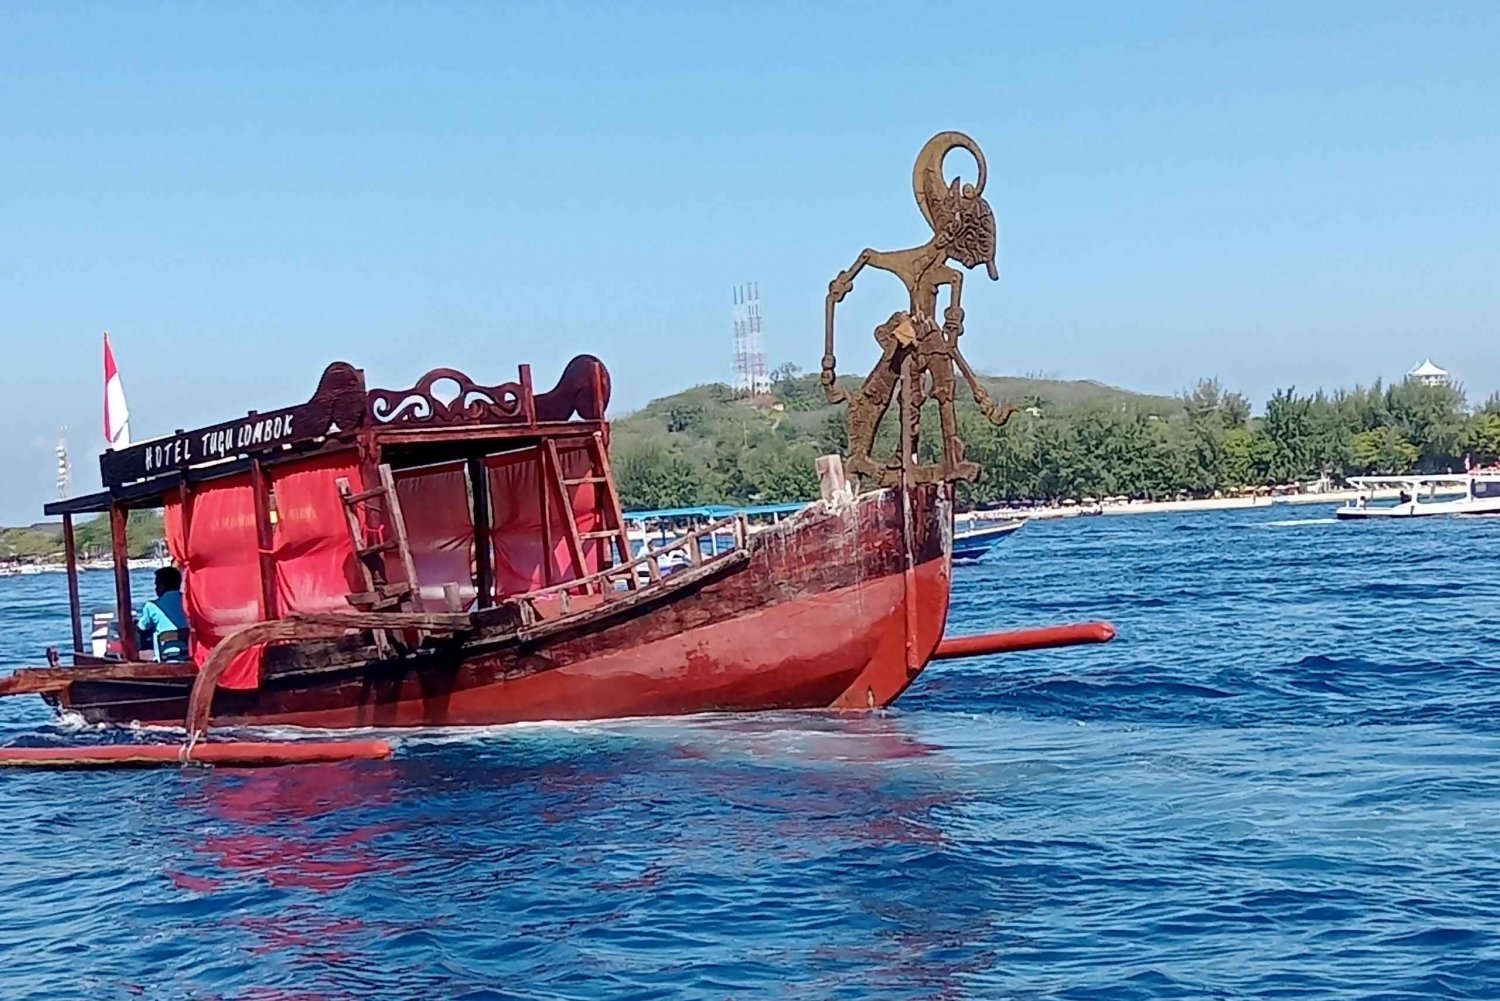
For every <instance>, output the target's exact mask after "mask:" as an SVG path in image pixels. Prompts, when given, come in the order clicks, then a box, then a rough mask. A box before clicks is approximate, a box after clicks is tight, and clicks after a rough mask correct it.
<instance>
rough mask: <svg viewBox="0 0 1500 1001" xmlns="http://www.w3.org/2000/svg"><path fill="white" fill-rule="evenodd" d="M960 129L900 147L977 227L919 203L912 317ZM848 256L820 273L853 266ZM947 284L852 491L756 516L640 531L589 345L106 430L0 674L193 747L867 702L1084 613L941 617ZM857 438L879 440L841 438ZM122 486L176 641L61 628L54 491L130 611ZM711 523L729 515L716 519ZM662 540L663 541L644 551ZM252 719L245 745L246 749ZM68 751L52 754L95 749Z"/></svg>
mask: <svg viewBox="0 0 1500 1001" xmlns="http://www.w3.org/2000/svg"><path fill="white" fill-rule="evenodd" d="M960 146H963V147H965V148H969V149H971V150H972V151H973V152H974V153H975V154H976V156H977V155H978V149H977V147H974V146H973V143H972V141H971V140H968V139H967V137H962V136H959V135H958V134H957V133H944V134H942V135H940V136H938V137H936V138H935V139H934V140H933V141H932V142H931V143H929V144H928V148H927V149H924V151H923V158H922V159H921V160H919V163H918V176H917V194H918V200H919V203H920V204H922V206H923V211H924V213H926V214H927V215H928V218H929V220H932V219H934V218H938V219H940V220H952V219H957V221H958V222H962V223H964V225H965V226H969V225H971V224H972V225H973V226H978V227H980V228H981V230H983V227H984V226H985V225H986V224H987V226H988V231H987V238H988V243H987V245H985V246H987V248H988V255H989V257H988V258H986V257H983V256H976V251H975V250H974V248H973V246H972V241H973V240H974V239H975V238H976V235H975V234H974V233H971V232H969V230H968V229H960V230H958V231H957V235H958V237H959V239H958V240H957V241H956V242H955V241H954V240H953V239H952V237H953V236H954V226H952V225H950V226H948V227H947V228H946V229H941V230H940V228H939V225H938V224H937V223H934V230H935V232H936V233H937V235H935V236H934V238H933V240H932V241H930V243H929V244H927V245H924V247H925V248H926V251H925V252H926V253H927V257H926V258H925V261H926V263H925V264H924V265H923V267H924V268H925V269H926V270H924V271H923V272H922V273H921V274H920V275H918V276H916V277H915V278H913V279H912V280H909V281H908V282H907V284H908V288H909V289H912V295H913V299H912V307H911V312H910V313H909V314H908V313H906V312H903V313H900V314H897V318H901V322H903V323H906V324H908V327H909V328H910V326H911V325H913V324H915V325H916V327H918V328H922V327H923V324H925V325H926V327H929V328H930V327H932V326H933V324H932V321H931V320H930V317H931V316H932V314H933V312H935V307H934V304H933V303H932V302H931V301H929V300H930V299H931V298H933V297H935V295H936V291H935V288H936V285H935V284H933V282H934V280H936V281H937V282H938V283H946V282H947V281H948V278H947V277H946V276H948V275H951V274H956V272H952V271H951V270H950V269H948V268H947V267H946V261H948V260H949V259H956V260H959V261H961V262H962V263H965V264H966V265H967V266H970V267H972V266H974V264H976V263H980V262H981V261H983V260H986V259H992V256H993V246H994V243H993V236H994V232H993V227H994V223H993V217H992V216H989V214H988V213H989V209H988V206H987V205H985V204H984V202H983V199H982V198H979V197H978V196H977V194H976V192H975V189H974V188H973V187H965V188H964V189H963V190H962V191H960V189H959V188H958V182H957V181H955V182H954V183H953V186H952V188H951V189H950V188H949V187H948V186H946V185H944V184H943V183H942V176H941V168H942V159H943V155H944V154H946V153H947V152H948V151H949V150H950V149H953V148H958V147H960ZM979 162H980V164H981V181H980V184H981V189H982V181H983V159H982V157H981V158H980V161H979ZM981 208H982V212H980V209H981ZM945 233H946V234H947V237H945V236H944V234H945ZM985 235H986V234H985V232H983V231H981V232H979V233H978V234H977V237H978V238H983V237H985ZM965 240H968V241H969V242H968V243H965V242H964V241H965ZM918 249H922V248H918ZM871 253H873V252H867V254H871ZM900 253H903V254H905V253H909V252H900ZM890 256H892V257H895V256H898V255H890ZM862 259H863V257H862ZM866 263H872V264H874V266H877V267H882V266H885V265H884V264H882V263H881V262H880V261H867V262H866ZM934 268H937V269H941V271H940V272H933V269H934ZM856 270H857V269H856ZM934 273H935V274H936V275H937V277H936V279H934ZM846 277H847V278H848V279H849V281H852V276H851V275H850V274H849V273H848V272H846V273H845V274H844V275H841V276H840V278H839V279H838V280H836V282H835V289H837V287H838V286H839V285H840V283H843V284H844V285H845V287H844V289H843V290H844V291H847V284H848V282H846V281H845V279H846ZM836 298H842V294H839V295H837V297H835V292H830V305H829V310H828V316H829V330H830V344H831V330H832V316H833V305H832V304H833V303H834V302H835V301H836ZM955 309H957V295H956V286H955V295H954V301H953V306H952V307H950V310H949V313H948V314H947V316H948V323H946V324H945V326H944V328H942V329H944V330H945V331H946V332H947V335H948V340H947V341H946V343H947V344H948V345H949V347H948V348H947V354H946V355H941V354H940V353H939V352H938V351H937V349H935V348H934V346H933V345H934V344H935V343H937V342H933V341H926V342H924V341H923V338H924V337H927V336H928V335H929V334H930V330H925V329H918V331H917V335H916V336H914V337H912V338H909V339H908V338H903V337H902V336H900V335H899V334H898V336H897V337H896V339H895V340H894V341H887V340H882V343H883V344H885V345H886V348H887V350H886V355H885V357H884V358H883V359H882V366H884V368H882V369H879V370H877V372H876V373H872V375H871V378H870V380H868V381H867V383H866V386H867V390H868V389H869V387H871V386H873V387H875V388H876V389H877V390H880V388H881V387H884V389H885V390H887V391H888V390H890V388H891V386H892V384H894V385H895V389H896V391H895V395H896V396H898V397H899V398H900V404H901V417H902V428H903V435H902V441H903V445H902V451H901V454H900V456H899V457H897V458H896V459H894V460H892V462H891V463H889V464H887V466H886V467H885V468H884V469H882V470H879V471H877V474H876V475H875V476H873V477H872V478H874V479H877V480H878V481H879V485H878V486H877V487H876V488H875V489H872V490H869V491H867V492H864V493H861V494H858V495H856V494H855V492H854V489H853V485H852V484H851V483H850V482H849V481H847V480H846V479H845V477H844V474H843V467H842V462H841V461H840V460H839V458H838V457H836V456H831V457H827V458H826V459H825V460H821V461H820V464H819V467H820V476H821V478H822V482H823V499H822V500H821V501H820V502H817V503H814V504H812V505H810V506H809V507H808V508H807V509H805V510H804V511H802V512H800V513H798V514H796V515H795V516H793V517H791V518H788V519H786V520H783V521H781V522H780V523H778V524H776V525H775V526H773V527H771V528H768V529H766V530H764V531H761V532H758V533H755V534H753V535H752V534H751V533H749V532H748V531H747V530H746V524H745V520H744V517H743V516H734V517H730V518H726V519H723V520H720V521H717V522H714V523H712V524H709V525H706V526H703V527H701V528H699V529H697V530H695V531H692V532H689V533H687V534H685V535H684V536H682V537H681V538H680V539H678V540H677V541H676V542H674V543H673V544H672V545H671V546H669V547H667V548H665V549H662V548H657V549H651V550H647V551H645V552H644V553H642V554H641V555H639V556H635V555H632V551H631V546H630V543H629V539H628V536H627V533H626V522H625V519H624V517H623V514H622V512H621V505H620V501H619V496H618V493H617V491H616V488H615V481H614V477H613V474H612V472H611V469H610V463H609V434H610V429H609V423H608V421H607V419H606V416H605V413H606V408H607V405H608V402H609V397H610V378H609V374H608V372H607V371H606V369H605V366H604V365H603V363H601V362H600V361H599V360H598V359H597V358H594V357H592V356H588V355H584V356H580V357H578V358H575V359H574V360H573V361H572V362H571V363H569V365H568V366H567V367H566V369H565V370H564V372H563V373H562V376H561V378H560V380H559V381H558V382H557V384H556V386H555V387H554V388H553V389H552V390H550V391H548V392H545V393H536V392H534V391H533V387H532V377H531V371H530V369H529V368H528V367H527V366H525V365H522V366H520V368H519V372H518V375H517V378H516V380H515V381H513V382H506V383H501V384H499V385H483V384H479V383H477V382H475V381H473V380H472V379H470V378H469V377H468V376H466V375H464V374H463V373H461V372H458V371H455V370H452V369H436V370H434V371H431V372H429V373H427V375H425V376H424V377H423V378H421V379H420V380H418V381H417V383H416V384H415V385H413V386H411V387H410V388H406V389H400V390H390V389H379V388H375V389H372V388H369V387H367V386H366V384H365V377H364V374H363V373H362V372H361V371H360V370H359V369H356V368H354V367H353V366H352V365H348V364H344V363H336V364H333V365H330V366H329V367H328V368H327V369H326V370H325V371H324V373H323V376H322V379H321V381H320V382H319V384H318V387H317V390H316V392H314V393H313V395H312V397H311V398H310V399H309V400H308V401H307V402H306V403H303V404H300V405H297V406H293V407H288V408H284V409H281V410H275V411H271V412H265V413H256V412H252V413H250V414H248V415H247V416H245V417H241V418H238V419H235V420H232V421H227V422H225V423H222V424H216V425H213V426H211V427H206V428H200V429H197V430H194V431H178V432H176V433H174V434H172V435H169V436H166V437H163V438H159V439H156V440H152V441H147V442H143V443H140V444H137V445H134V446H132V447H129V448H125V449H121V450H118V451H110V452H106V453H104V455H103V456H102V457H101V460H100V466H101V472H102V476H103V484H104V488H105V489H104V490H103V491H101V492H99V493H96V494H92V495H89V496H86V497H79V498H75V499H71V500H64V501H58V502H55V503H52V504H49V505H47V507H46V510H47V513H48V514H51V515H59V516H61V518H62V520H63V528H64V532H63V534H64V539H65V541H66V554H67V562H68V585H69V599H70V605H71V613H72V622H73V647H74V650H73V654H72V661H73V663H72V665H71V666H63V665H62V664H61V662H60V658H58V657H56V656H55V655H53V656H50V657H49V660H50V661H51V665H50V666H49V667H46V668H33V669H24V670H20V671H17V672H16V673H15V674H14V675H12V676H11V677H9V678H4V679H0V695H15V694H23V693H33V694H40V695H41V696H42V697H43V698H44V699H46V700H47V701H48V702H49V703H51V704H52V705H54V706H56V707H58V708H61V709H66V710H70V711H72V712H76V713H78V714H80V715H82V716H83V718H84V719H86V720H88V721H90V722H94V723H111V724H124V723H132V722H141V723H153V724H180V725H183V726H184V727H185V729H186V732H187V733H188V735H189V740H190V744H189V745H188V746H189V747H191V746H192V742H194V741H197V740H198V739H199V738H200V737H201V736H202V735H203V734H205V733H206V732H207V730H208V728H209V725H210V723H211V722H212V723H213V724H216V725H264V724H276V725H292V726H301V727H318V728H335V729H340V728H354V727H414V726H466V725H491V724H501V723H511V722H518V721H524V720H543V719H553V720H568V719H594V718H602V717H619V716H642V715H659V714H679V713H693V712H702V711H710V710H729V711H750V710H765V709H800V708H832V709H869V708H874V707H880V706H886V705H889V704H890V703H891V702H892V701H894V700H895V699H896V698H897V697H898V696H900V695H901V693H902V692H903V691H905V690H906V688H907V687H908V686H909V685H910V684H911V683H912V681H913V680H914V679H915V678H916V677H917V675H918V674H919V673H920V672H921V671H922V670H923V668H924V667H925V666H926V665H927V664H928V663H929V662H930V661H932V660H933V659H940V658H942V657H947V656H969V655H974V654H976V653H994V652H1003V651H1006V650H1012V649H1034V648H1036V647H1039V646H1060V645H1068V644H1072V643H1082V642H1102V641H1105V640H1108V639H1109V638H1111V637H1112V636H1113V630H1112V629H1111V628H1110V627H1109V626H1108V625H1107V624H1103V623H1092V624H1084V625H1082V626H1069V627H1055V628H1053V629H1044V630H1036V631H1024V632H1021V633H1006V634H993V635H990V636H985V637H968V638H964V639H962V640H958V641H953V640H950V641H947V642H946V643H945V641H944V630H945V627H946V624H947V615H948V602H949V588H950V583H951V572H952V545H953V534H954V532H953V481H954V480H955V479H958V478H963V477H966V476H972V475H973V474H974V472H976V471H977V470H976V469H975V467H974V466H973V464H972V463H964V462H963V461H962V459H963V449H962V443H961V442H960V441H958V440H957V438H956V435H955V434H952V433H950V434H949V435H948V440H947V441H946V443H945V446H944V456H943V460H942V462H941V463H939V464H937V465H930V466H919V465H918V464H917V462H916V458H917V455H916V452H917V449H916V441H917V437H916V435H917V414H918V409H919V407H920V401H921V394H920V390H919V384H920V381H921V379H922V378H923V374H924V372H926V373H931V372H932V370H933V367H934V366H941V365H943V364H944V363H945V362H946V363H947V365H948V376H947V377H948V379H949V380H950V389H949V391H948V392H947V393H946V396H945V395H942V394H934V395H936V396H937V398H938V400H939V403H940V405H941V406H943V407H944V408H951V405H952V402H951V401H952V395H951V379H952V365H953V364H954V360H955V359H956V361H957V364H959V366H960V367H961V368H962V369H963V371H964V372H965V374H968V371H967V365H966V364H965V363H963V361H962V357H961V356H959V355H958V354H957V347H956V345H957V332H961V311H959V313H958V316H959V321H958V327H957V331H955V328H954V312H953V311H954V310H955ZM897 318H893V322H894V321H895V320H896V319H897ZM893 345H894V346H893ZM831 366H832V351H831V348H830V350H829V351H828V353H827V357H825V369H827V370H829V371H831ZM887 370H888V371H887ZM941 376H942V373H941V372H937V373H935V374H933V378H934V382H938V381H940V379H941ZM888 377H889V378H888ZM971 382H972V380H971ZM827 384H828V385H829V386H830V387H832V386H833V382H832V380H831V379H829V380H827ZM830 392H831V393H832V392H833V390H832V388H830ZM981 392H982V391H981ZM872 398H873V395H872V394H871V393H868V392H867V394H866V397H865V399H866V400H867V401H868V400H869V399H872ZM877 402H878V401H877ZM890 402H891V399H890V398H889V396H887V398H886V399H885V400H884V403H883V406H881V407H879V413H876V414H875V417H874V419H875V420H877V421H878V419H879V416H880V413H883V412H884V408H885V407H888V406H889V405H890ZM985 402H987V400H986V401H985ZM856 416H857V415H854V414H851V424H854V422H855V420H856ZM869 417H870V412H869V410H868V409H866V410H865V411H863V412H862V418H861V419H869ZM950 417H951V413H949V411H948V409H945V410H944V414H943V418H944V430H945V431H949V430H950V424H949V419H950ZM1001 419H1003V417H1002V418H1001ZM857 430H858V429H857V428H854V427H852V428H851V431H857ZM872 437H873V435H871V438H872ZM851 439H852V440H855V441H856V442H859V441H860V440H861V439H860V438H859V436H858V434H851ZM851 461H852V462H857V463H859V464H860V465H861V467H862V468H864V469H865V470H866V472H867V473H869V472H870V471H871V470H872V469H873V468H874V467H873V466H872V465H871V464H870V461H869V459H868V454H867V452H865V451H863V450H862V449H860V448H859V447H858V446H857V448H856V455H855V457H854V459H853V460H851ZM142 508H161V509H162V510H163V512H164V524H165V529H166V537H167V538H166V541H167V545H168V548H169V549H170V552H171V555H172V560H173V562H174V563H175V564H176V565H177V566H179V567H181V568H182V569H183V571H184V575H185V586H184V594H185V602H186V610H187V615H188V618H189V620H190V630H189V636H188V637H187V646H188V649H189V650H190V652H191V659H190V660H189V661H187V662H183V663H158V662H155V661H153V660H150V659H148V658H146V657H144V656H143V655H142V654H141V653H140V651H139V650H138V642H137V637H136V636H135V634H134V630H133V629H131V628H126V629H125V630H124V634H123V636H122V644H121V645H122V650H121V655H120V656H119V657H118V659H115V658H111V657H98V656H95V655H93V654H92V653H90V652H88V651H87V650H86V649H85V647H84V637H83V635H82V624H81V615H80V611H81V610H80V608H79V597H78V566H77V560H76V558H75V554H74V550H73V519H74V518H75V517H77V516H79V515H84V514H92V513H99V514H103V515H106V516H107V517H108V518H109V519H110V525H111V528H112V539H113V551H114V566H115V570H114V573H115V592H116V614H117V616H118V620H119V621H120V622H123V623H127V624H129V623H131V622H132V621H133V615H132V602H133V595H132V590H131V577H130V573H129V569H128V560H127V559H126V556H127V551H126V526H127V518H128V515H129V513H130V512H131V511H132V510H136V509H142ZM726 535H727V536H728V537H729V539H730V544H727V545H722V544H713V543H712V542H711V540H713V539H715V538H722V537H723V536H726ZM678 555H680V556H681V557H683V559H682V560H679V562H684V561H685V566H683V567H682V568H681V569H678V570H677V571H676V572H673V573H664V572H663V566H664V564H666V563H667V562H668V561H669V560H671V559H672V557H674V556H678ZM642 570H644V574H643V575H642V573H641V572H640V571H642ZM643 578H644V579H643ZM264 746H265V745H261V746H259V747H257V748H256V749H255V753H254V754H250V755H247V756H246V758H245V760H246V763H254V764H262V763H265V755H266V753H267V752H266V751H265V750H264ZM360 750H361V756H368V754H369V753H370V749H369V747H367V746H366V747H362V748H361V749H360ZM87 752H88V749H79V750H72V751H68V752H59V754H58V755H57V757H58V758H60V759H62V760H63V762H64V763H67V764H75V765H76V764H109V763H110V762H109V761H106V760H105V758H108V755H105V756H104V757H102V758H101V757H99V756H91V755H90V754H89V753H87ZM307 753H308V752H306V751H305V747H304V752H303V754H304V756H306V754H307ZM164 756H165V755H164ZM187 757H188V755H187V754H184V760H186V758H187ZM199 757H200V758H201V755H199ZM272 758H274V754H273V755H272ZM20 759H21V760H17V759H16V756H15V755H10V757H9V759H7V757H6V755H5V754H3V753H0V764H6V763H11V764H17V763H18V764H37V763H41V762H38V761H37V755H36V754H34V753H32V754H29V755H21V756H20ZM138 760H139V755H137V757H136V758H133V759H132V761H138ZM219 760H221V761H223V760H233V759H232V756H231V758H229V759H226V758H224V756H223V754H222V753H220V755H219Z"/></svg>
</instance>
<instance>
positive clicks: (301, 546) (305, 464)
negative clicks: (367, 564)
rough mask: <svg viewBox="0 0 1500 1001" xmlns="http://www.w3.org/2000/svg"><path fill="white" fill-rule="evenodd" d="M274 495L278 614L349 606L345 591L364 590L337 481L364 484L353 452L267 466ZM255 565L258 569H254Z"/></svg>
mask: <svg viewBox="0 0 1500 1001" xmlns="http://www.w3.org/2000/svg"><path fill="white" fill-rule="evenodd" d="M267 473H268V474H269V475H268V478H269V480H270V485H271V490H272V492H273V493H274V495H275V498H276V527H275V530H274V531H273V533H272V539H273V550H272V559H273V560H274V562H275V564H276V604H277V614H278V615H291V614H294V613H297V612H348V611H352V610H353V609H352V606H351V605H350V604H349V602H348V601H347V600H345V599H346V598H347V596H348V595H350V594H353V593H354V592H356V591H363V590H364V584H363V581H362V578H361V576H360V573H359V565H358V564H357V563H356V562H355V558H354V542H353V540H352V539H350V538H349V521H348V518H347V517H346V516H345V514H344V504H343V501H342V499H341V498H340V497H339V490H338V481H339V479H340V478H342V479H346V480H348V481H349V484H350V486H351V487H352V488H353V489H354V490H356V491H358V490H363V489H364V487H363V482H364V481H363V479H362V478H361V476H360V466H359V462H358V459H357V458H356V456H355V454H354V453H353V452H335V453H333V454H331V455H326V456H317V457H314V458H311V459H307V460H304V461H302V462H296V463H290V464H288V465H284V466H272V467H271V468H270V469H268V470H267ZM258 573H259V571H258V570H257V574H258Z"/></svg>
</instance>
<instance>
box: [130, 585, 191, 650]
mask: <svg viewBox="0 0 1500 1001" xmlns="http://www.w3.org/2000/svg"><path fill="white" fill-rule="evenodd" d="M135 624H136V626H137V627H138V628H139V629H140V631H141V632H143V633H147V632H148V633H150V634H151V642H152V643H153V644H154V645H155V647H156V659H157V660H186V659H187V643H186V642H185V640H186V637H184V638H183V640H179V641H178V642H176V643H168V644H167V649H166V651H165V652H163V650H162V645H161V634H162V633H170V632H180V633H186V632H187V628H188V617H187V612H186V611H184V610H183V607H182V592H181V591H168V592H167V593H166V594H163V595H159V596H157V597H156V598H154V599H153V600H151V601H148V602H146V604H145V605H144V606H143V607H142V608H141V614H140V615H139V616H137V617H136V620H135Z"/></svg>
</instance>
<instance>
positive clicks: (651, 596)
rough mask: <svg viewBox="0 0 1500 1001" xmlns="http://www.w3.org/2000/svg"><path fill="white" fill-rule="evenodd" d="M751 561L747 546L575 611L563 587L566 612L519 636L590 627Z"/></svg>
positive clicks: (539, 636)
mask: <svg viewBox="0 0 1500 1001" xmlns="http://www.w3.org/2000/svg"><path fill="white" fill-rule="evenodd" d="M749 561H750V554H749V553H748V552H745V551H744V550H739V551H735V552H730V553H727V554H725V555H724V556H723V557H721V558H720V559H718V560H716V561H715V562H713V563H707V564H703V565H702V566H696V567H691V568H689V569H687V570H679V571H678V572H677V573H674V574H672V575H670V576H668V577H666V578H663V579H662V580H660V581H658V582H657V583H655V584H652V585H650V586H647V587H643V588H640V589H639V590H635V591H627V592H624V593H622V594H620V596H619V597H617V598H614V599H612V600H608V601H603V602H600V603H598V604H595V605H592V606H591V607H589V608H586V609H583V610H580V611H579V612H577V613H576V614H572V615H569V614H567V611H568V608H567V606H568V593H567V591H566V590H564V591H562V592H561V596H562V602H563V605H564V614H563V615H562V616H561V617H558V618H554V619H542V618H540V617H538V618H537V619H536V624H535V625H532V626H529V627H528V628H526V629H523V630H521V632H520V634H519V638H520V639H521V640H523V641H525V642H533V641H536V640H540V639H543V638H545V637H547V636H551V635H553V634H555V633H560V632H568V631H571V630H575V629H588V628H590V627H591V626H594V625H597V624H598V623H600V622H603V621H605V620H607V619H610V618H613V617H614V616H617V615H624V614H625V613H627V612H629V611H632V610H634V609H636V608H638V607H640V606H643V605H649V604H652V603H654V602H659V601H663V600H665V599H666V598H668V597H670V596H671V595H673V594H675V593H677V592H679V591H685V590H687V589H689V588H691V587H695V586H697V585H699V584H701V583H703V582H704V581H706V580H710V579H712V578H715V577H718V576H719V575H720V574H725V573H729V572H731V571H733V570H737V569H739V568H740V567H742V566H744V565H745V564H746V563H748V562H749ZM519 600H523V601H529V600H531V599H530V597H525V598H522V599H519Z"/></svg>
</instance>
